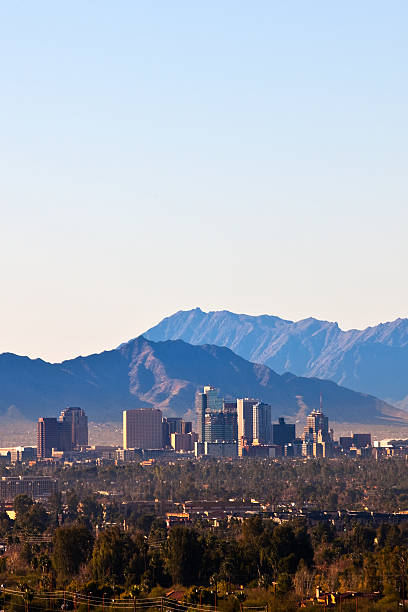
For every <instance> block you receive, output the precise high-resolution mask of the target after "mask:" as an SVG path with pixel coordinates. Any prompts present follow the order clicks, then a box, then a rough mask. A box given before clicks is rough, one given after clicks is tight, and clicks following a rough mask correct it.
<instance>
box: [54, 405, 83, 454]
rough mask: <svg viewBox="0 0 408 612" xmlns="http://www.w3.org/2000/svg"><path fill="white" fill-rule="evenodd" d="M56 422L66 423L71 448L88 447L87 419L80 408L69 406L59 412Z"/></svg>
mask: <svg viewBox="0 0 408 612" xmlns="http://www.w3.org/2000/svg"><path fill="white" fill-rule="evenodd" d="M58 421H59V422H60V423H66V425H67V428H68V430H69V431H70V444H71V447H72V448H77V447H79V446H88V417H87V416H86V414H85V411H84V410H82V408H77V407H74V406H69V407H68V408H66V409H65V410H63V411H62V412H61V415H60V417H59V419H58Z"/></svg>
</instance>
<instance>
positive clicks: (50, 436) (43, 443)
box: [37, 417, 72, 459]
mask: <svg viewBox="0 0 408 612" xmlns="http://www.w3.org/2000/svg"><path fill="white" fill-rule="evenodd" d="M53 449H55V450H58V451H70V450H72V443H71V429H70V426H69V423H67V422H65V421H59V420H57V419H56V417H40V418H39V419H38V422H37V457H38V458H39V459H44V458H47V457H52V450H53Z"/></svg>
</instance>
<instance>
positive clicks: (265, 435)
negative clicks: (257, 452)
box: [252, 402, 272, 444]
mask: <svg viewBox="0 0 408 612" xmlns="http://www.w3.org/2000/svg"><path fill="white" fill-rule="evenodd" d="M252 426H253V434H252V438H253V440H256V441H257V442H258V444H272V408H271V406H270V405H269V404H264V403H263V402H258V403H257V404H255V405H254V406H253V408H252Z"/></svg>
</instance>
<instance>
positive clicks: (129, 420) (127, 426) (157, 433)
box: [123, 408, 163, 450]
mask: <svg viewBox="0 0 408 612" xmlns="http://www.w3.org/2000/svg"><path fill="white" fill-rule="evenodd" d="M162 447H163V426H162V413H161V410H156V409H155V408H138V409H137V410H125V411H124V412H123V448H124V449H125V450H127V449H129V448H145V449H157V448H162Z"/></svg>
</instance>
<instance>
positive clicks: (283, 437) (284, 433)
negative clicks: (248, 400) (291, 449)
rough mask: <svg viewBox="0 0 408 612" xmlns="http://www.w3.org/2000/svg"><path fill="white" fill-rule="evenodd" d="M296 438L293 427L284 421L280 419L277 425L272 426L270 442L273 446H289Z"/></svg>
mask: <svg viewBox="0 0 408 612" xmlns="http://www.w3.org/2000/svg"><path fill="white" fill-rule="evenodd" d="M295 438H296V431H295V425H292V424H290V423H285V419H284V418H282V417H280V419H279V422H278V423H274V424H273V425H272V442H273V443H274V444H280V445H281V446H284V445H285V444H291V443H292V442H293V441H294V439H295Z"/></svg>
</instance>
